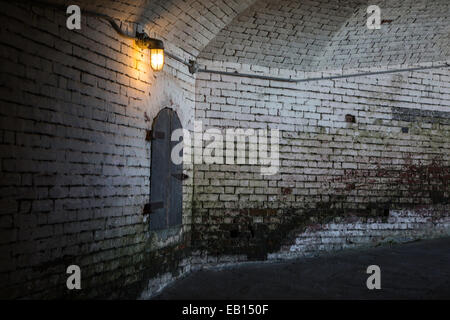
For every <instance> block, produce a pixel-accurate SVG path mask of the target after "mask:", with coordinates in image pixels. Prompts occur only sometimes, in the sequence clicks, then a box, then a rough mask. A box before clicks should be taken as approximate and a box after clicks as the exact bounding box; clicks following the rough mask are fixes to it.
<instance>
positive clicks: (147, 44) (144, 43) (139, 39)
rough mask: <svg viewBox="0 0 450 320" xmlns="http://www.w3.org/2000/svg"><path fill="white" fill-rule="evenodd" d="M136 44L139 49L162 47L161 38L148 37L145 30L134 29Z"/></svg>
mask: <svg viewBox="0 0 450 320" xmlns="http://www.w3.org/2000/svg"><path fill="white" fill-rule="evenodd" d="M136 45H137V46H138V47H140V48H141V49H164V43H163V42H162V41H161V40H158V39H154V38H150V37H149V36H148V35H147V34H146V33H145V32H138V31H136Z"/></svg>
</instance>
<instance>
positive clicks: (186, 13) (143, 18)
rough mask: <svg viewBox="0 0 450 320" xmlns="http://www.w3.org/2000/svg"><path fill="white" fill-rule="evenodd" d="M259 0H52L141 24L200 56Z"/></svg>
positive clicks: (173, 43) (152, 32) (154, 33)
mask: <svg viewBox="0 0 450 320" xmlns="http://www.w3.org/2000/svg"><path fill="white" fill-rule="evenodd" d="M255 1H256V0H52V2H54V3H57V4H64V5H66V6H69V5H72V4H77V5H79V6H80V7H81V9H82V11H83V10H89V11H94V12H97V13H102V14H106V15H109V16H110V17H112V18H115V19H118V20H120V21H124V22H131V23H139V24H141V25H143V26H145V27H146V29H147V30H151V35H157V36H158V37H160V38H162V39H163V40H165V41H167V42H169V43H170V44H172V45H175V46H177V47H179V48H180V49H182V50H184V51H186V52H188V53H191V54H192V55H193V56H197V55H198V54H199V53H200V51H201V50H203V48H204V47H205V46H206V45H207V44H208V43H209V42H210V41H211V40H212V39H213V38H214V37H215V36H216V35H217V34H218V33H219V32H220V30H222V29H223V28H224V27H225V26H227V25H228V24H229V23H230V22H231V21H232V20H233V19H234V18H235V17H236V16H237V15H238V14H239V13H241V12H242V11H243V10H245V9H246V8H247V7H249V6H250V5H251V4H253V3H254V2H255Z"/></svg>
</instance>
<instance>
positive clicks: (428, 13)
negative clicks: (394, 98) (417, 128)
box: [53, 0, 450, 71]
mask: <svg viewBox="0 0 450 320" xmlns="http://www.w3.org/2000/svg"><path fill="white" fill-rule="evenodd" d="M53 2H57V3H60V4H62V3H63V4H67V5H68V4H79V5H80V6H81V7H82V9H84V10H91V11H96V12H100V13H103V14H107V15H109V16H112V17H114V18H117V19H120V20H121V21H125V22H133V23H139V24H142V25H145V26H146V28H147V30H151V35H157V36H158V37H161V38H162V39H164V40H165V41H167V42H169V43H170V44H171V45H174V46H176V47H177V48H179V49H181V50H182V51H185V52H187V53H190V54H192V55H193V56H194V57H199V58H203V59H208V60H213V61H227V62H237V63H244V64H252V65H261V66H267V67H278V68H284V69H297V70H307V71H315V70H324V69H336V68H346V67H349V66H351V67H368V66H376V65H389V64H403V63H407V64H414V63H417V62H430V61H441V60H447V59H449V56H450V31H449V30H450V1H448V0H434V1H429V0H383V1H379V0H377V1H375V0H374V1H371V3H370V4H377V5H379V6H380V8H381V19H382V20H383V24H382V27H381V29H380V30H369V29H368V28H367V27H366V21H367V16H368V15H367V12H366V10H367V7H368V2H367V0H277V1H273V0H96V1H92V0H91V1H88V0H78V1H73V0H70V1H68V0H53Z"/></svg>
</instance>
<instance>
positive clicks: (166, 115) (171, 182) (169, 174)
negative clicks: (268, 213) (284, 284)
mask: <svg viewBox="0 0 450 320" xmlns="http://www.w3.org/2000/svg"><path fill="white" fill-rule="evenodd" d="M176 129H181V122H180V119H179V118H178V116H177V114H176V112H175V111H173V110H171V109H168V108H165V109H163V110H161V111H160V112H159V114H158V115H157V116H156V118H155V120H154V122H153V129H152V131H151V141H152V147H151V150H152V151H151V158H152V159H151V161H152V162H151V173H150V174H151V177H150V205H149V206H148V208H147V213H149V214H150V230H163V229H168V228H170V227H174V226H178V225H181V224H182V203H183V182H182V181H183V178H184V175H183V164H182V163H181V164H179V165H177V164H174V163H173V161H172V159H171V151H172V149H173V148H174V146H175V145H176V144H178V143H179V142H178V141H174V142H172V141H171V137H172V132H173V131H174V130H176ZM182 152H183V151H182V150H181V152H180V153H181V154H182Z"/></svg>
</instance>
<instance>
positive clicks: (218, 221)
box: [0, 0, 450, 298]
mask: <svg viewBox="0 0 450 320" xmlns="http://www.w3.org/2000/svg"><path fill="white" fill-rule="evenodd" d="M53 2H57V3H60V4H61V3H66V4H67V1H62V0H61V1H53ZM75 3H77V2H75ZM78 3H80V2H78ZM253 3H254V1H252V0H249V1H222V0H217V1H212V2H211V1H206V0H205V1H203V0H202V1H193V2H188V1H181V0H173V1H162V0H161V1H152V2H150V3H149V2H148V1H145V0H140V1H131V0H130V1H112V0H99V1H95V2H91V1H89V2H88V1H82V2H81V5H82V8H86V9H89V10H96V11H98V12H102V13H106V14H108V15H111V16H113V17H114V18H117V19H119V20H121V21H123V22H124V24H123V25H122V28H124V29H125V30H127V31H128V32H130V33H132V32H133V31H134V29H135V28H136V24H137V23H139V24H140V25H142V26H145V27H146V31H147V32H148V33H149V35H151V36H157V37H159V38H161V39H163V40H164V41H165V46H166V48H167V50H168V51H170V52H172V53H175V54H178V55H180V56H182V57H183V58H185V59H191V58H194V57H195V56H197V54H199V52H202V51H203V50H204V48H205V47H208V44H209V43H210V41H211V40H212V39H214V38H215V37H216V35H217V34H218V33H219V32H220V30H222V29H223V30H224V31H223V32H225V31H226V30H228V27H226V26H227V25H229V26H230V27H231V26H236V25H235V22H236V21H238V20H239V19H241V20H242V21H243V22H245V19H243V17H246V15H245V14H244V15H242V16H241V15H240V14H241V13H242V12H244V10H245V9H246V8H247V7H249V6H250V5H252V4H253ZM262 3H266V2H264V1H263V2H261V3H259V5H261V4H262ZM358 3H359V2H358ZM283 4H286V7H288V8H293V9H294V10H297V13H301V11H302V10H304V9H305V8H307V7H305V6H308V5H310V6H311V10H312V9H314V8H315V9H314V10H312V11H311V12H316V13H318V14H320V15H321V16H323V15H325V16H327V14H325V13H324V12H323V10H319V9H320V6H319V5H318V4H313V3H310V2H307V3H305V4H304V5H303V4H302V6H301V8H298V7H297V9H295V7H292V6H290V5H289V4H288V3H286V2H283ZM274 6H275V7H270V8H266V9H267V10H269V9H270V12H271V14H273V12H275V13H276V12H278V11H277V10H278V9H277V5H274ZM443 6H444V5H443V4H440V5H439V6H438V7H439V8H443ZM438 7H434V8H438ZM254 8H257V6H256V7H254ZM324 8H326V9H327V10H328V11H327V10H325V11H327V12H328V15H329V10H330V8H331V9H333V8H334V9H333V10H335V9H336V6H328V5H327V6H324ZM345 8H347V7H345ZM347 9H348V8H347ZM347 9H345V12H346V14H347V13H349V12H350V11H348V10H347ZM305 10H306V9H305ZM434 10H435V11H433V12H435V13H436V14H438V13H439V12H440V11H439V10H436V9H434ZM268 12H269V11H268ZM305 12H309V11H307V10H306V11H305ZM333 12H334V11H333ZM346 14H345V15H344V16H345V17H346V19H347V17H349V16H347V15H346ZM0 16H1V18H2V22H3V23H2V24H1V25H0V56H1V59H2V63H1V64H0V90H1V95H0V100H1V108H0V150H1V152H0V166H1V173H0V189H1V190H0V191H1V192H0V229H1V230H0V289H1V290H0V292H1V297H7V298H26V297H47V298H53V297H69V298H83V297H104V296H108V297H112V298H115V297H116V298H117V297H137V296H140V297H143V298H145V297H149V296H151V295H152V294H153V293H154V292H155V290H159V289H160V288H161V287H163V286H164V285H165V284H167V283H168V282H170V281H172V280H173V279H177V278H178V277H180V276H182V275H183V274H184V273H186V272H189V271H190V270H191V269H195V268H199V267H201V266H202V265H204V264H209V263H213V264H214V263H233V262H238V261H243V260H247V259H249V258H250V259H253V258H261V259H265V258H267V253H270V252H272V253H273V252H276V251H277V250H279V249H280V248H290V245H292V243H289V241H290V240H292V241H294V240H293V239H296V238H301V237H302V235H303V232H304V231H305V228H307V227H308V226H309V227H310V226H311V225H318V224H319V225H324V226H326V223H327V222H331V221H336V220H334V219H336V218H341V219H343V220H342V221H347V220H345V219H347V218H348V216H351V217H357V218H358V219H375V220H374V221H384V220H385V219H387V215H388V214H389V212H391V211H392V210H396V209H404V208H406V207H412V208H414V210H417V207H419V206H421V207H424V206H425V207H431V208H432V210H437V209H436V208H439V206H440V208H441V209H440V210H441V211H443V212H444V218H445V214H446V213H448V209H447V207H446V206H448V195H449V194H448V166H449V158H448V157H449V156H448V155H449V152H448V149H449V144H448V137H449V122H448V121H449V111H450V110H449V107H450V106H449V101H450V99H449V90H450V89H449V79H450V75H449V71H448V68H447V69H440V70H434V71H430V72H428V71H427V72H413V73H402V74H396V75H384V76H376V77H359V78H351V79H347V80H335V81H317V82H309V83H303V84H286V83H278V82H274V81H266V80H258V79H249V78H236V77H230V76H218V75H209V74H199V75H198V76H197V78H194V77H193V76H192V75H191V74H190V73H189V72H188V71H187V68H186V67H185V66H184V65H182V64H180V63H179V62H176V61H173V60H171V59H170V58H167V59H166V65H165V68H164V71H163V72H161V73H158V74H155V73H153V72H152V71H151V69H150V67H149V63H148V61H149V57H148V52H146V51H141V50H139V49H138V48H136V47H135V46H134V45H133V43H131V42H130V41H128V40H123V39H121V38H119V37H118V35H117V34H116V33H115V32H114V31H113V30H112V29H111V27H110V26H109V25H108V24H107V23H105V22H103V21H99V20H97V19H95V18H86V17H84V18H83V20H82V30H81V31H69V30H67V29H66V27H65V23H66V20H65V15H64V13H61V12H60V11H58V10H54V9H42V8H39V7H37V6H30V5H27V4H24V3H18V4H17V3H16V4H12V3H5V2H3V3H2V12H1V13H0ZM310 16H311V15H310ZM344 16H339V15H337V16H336V19H337V20H332V21H330V22H329V23H330V24H324V26H325V27H324V28H325V29H327V28H331V26H332V27H333V28H334V27H338V26H339V25H341V24H342V23H344V21H346V20H345V19H344ZM432 16H433V17H434V15H432ZM236 17H237V18H236ZM284 17H286V15H284ZM436 17H438V18H439V17H440V16H439V14H438V15H437V16H436ZM234 18H236V19H237V20H233V19H234ZM291 18H292V17H291ZM439 19H440V18H439ZM241 20H239V21H241ZM266 20H267V19H266ZM292 21H293V22H295V21H296V19H295V17H294V20H292ZM352 21H353V20H352ZM427 21H428V20H427ZM439 21H440V20H439ZM264 23H268V22H267V21H266V22H264ZM317 23H319V22H317V21H316V20H315V18H312V19H311V21H306V20H305V21H303V22H302V23H300V25H302V26H303V27H304V28H306V29H305V30H304V31H305V32H307V31H308V30H309V28H313V27H315V26H316V24H317ZM435 23H437V20H436V21H435V20H433V24H435ZM319 24H320V23H319ZM261 25H263V23H261ZM350 25H352V24H350ZM327 30H328V29H327ZM333 30H335V29H333ZM336 30H337V29H336ZM336 30H335V31H336ZM426 30H427V32H428V31H429V32H435V30H434V29H426ZM280 31H281V30H280ZM322 31H323V30H322ZM322 31H320V32H319V33H313V34H310V35H311V37H317V41H315V40H313V39H312V38H310V40H312V42H307V44H308V45H310V47H311V48H313V47H314V48H316V49H317V50H316V49H315V50H316V51H314V50H313V51H314V52H316V53H319V52H322V49H324V48H325V47H324V46H325V45H326V46H327V48H328V49H327V50H328V51H327V52H328V53H331V52H334V50H335V49H336V48H338V49H336V50H340V49H339V48H343V47H342V46H343V45H344V43H342V41H344V40H343V37H344V34H345V32H344V31H343V30H340V31H339V32H340V33H336V35H337V36H336V37H334V38H333V39H332V40H333V41H332V42H329V43H328V42H326V41H322V40H319V39H322V36H325V35H329V34H328V33H327V32H325V33H323V32H322ZM235 32H236V34H240V31H239V30H235ZM252 32H253V31H252ZM220 33H222V32H220ZM244 33H245V32H244ZM439 34H440V33H439V32H438V36H439V37H440V35H439ZM260 36H263V35H260ZM362 36H363V35H362ZM263 37H264V36H263ZM277 37H278V38H280V35H279V34H278V35H277V36H276V37H275V38H277ZM218 39H219V38H216V40H218ZM236 39H238V40H237V41H241V40H242V39H239V38H236ZM439 39H441V38H439ZM439 39H438V40H439ZM216 40H214V43H216V42H215V41H216ZM284 40H288V41H291V40H292V39H290V38H289V37H287V38H286V39H284ZM329 40H330V39H329ZM330 41H331V40H330ZM319 42H320V44H321V45H322V46H319V47H315V46H316V44H318V43H319ZM424 43H427V42H426V41H425V42H424ZM438 43H441V42H440V40H439V41H438ZM447 43H448V42H447ZM443 48H444V49H445V48H446V47H443ZM355 50H359V49H355ZM207 51H208V50H205V51H204V53H206V52H207ZM272 51H273V50H272ZM313 51H311V52H313ZM280 52H281V51H280ZM311 52H309V51H308V54H309V53H311ZM424 52H425V54H424V55H423V59H425V60H424V61H431V60H430V59H432V60H433V61H437V58H438V56H433V55H431V56H430V55H428V54H426V52H427V51H426V50H425V51H424ZM439 52H441V51H439ZM200 55H201V56H204V55H203V53H202V54H200ZM318 56H320V55H318ZM352 57H356V58H355V59H359V58H357V55H356V56H352ZM249 58H251V60H249V62H252V63H251V64H238V63H235V62H233V61H232V60H230V61H231V62H230V61H229V60H227V59H228V58H217V59H218V61H213V62H211V61H208V60H204V59H203V60H202V59H200V63H201V64H205V65H208V66H209V67H211V68H222V69H224V70H234V69H236V68H237V69H238V70H239V71H244V72H253V73H263V74H268V75H270V74H271V75H275V76H283V77H286V76H287V77H289V76H293V77H297V78H301V77H309V76H317V74H315V73H302V72H296V71H293V70H291V67H292V66H291V65H289V64H282V65H280V66H281V67H282V68H279V69H278V68H274V67H273V65H271V64H268V65H265V64H264V63H260V62H261V61H262V60H258V59H253V58H255V57H249ZM263 60H265V59H263ZM400 60H402V59H400ZM271 61H272V60H271ZM313 61H316V60H311V61H309V62H308V63H310V64H311V66H312V65H315V64H314V63H316V62H317V61H316V62H314V63H313ZM321 61H322V60H321ZM323 61H325V60H323ZM392 61H393V62H395V61H397V60H395V59H393V60H392ZM392 61H391V62H392ZM402 61H403V60H402ZM238 62H239V61H238ZM420 62H423V61H420ZM316 65H318V64H316ZM328 67H329V66H328ZM403 67H404V66H403ZM300 69H302V68H300ZM376 70H378V69H376ZM354 71H355V72H356V71H361V70H354ZM332 72H334V71H332ZM348 72H352V70H348ZM164 107H171V108H173V109H175V110H176V112H177V114H178V115H179V117H180V119H181V122H182V125H183V127H184V128H187V129H189V130H192V129H193V123H194V120H202V121H203V122H204V125H205V127H208V126H214V127H220V128H227V127H239V128H243V129H246V128H256V129H259V128H262V129H273V128H279V129H280V130H281V146H280V151H281V168H280V171H279V172H278V173H277V174H276V175H274V176H264V177H263V176H261V174H260V166H249V165H236V166H231V165H217V164H212V165H205V164H198V165H195V167H192V166H190V165H188V164H185V169H186V170H185V172H186V173H187V174H188V175H189V176H190V179H188V180H187V181H186V182H185V185H184V188H183V194H184V203H183V207H184V210H183V227H182V228H181V231H180V232H177V233H172V234H168V235H166V236H164V237H162V236H161V235H160V234H156V233H150V232H149V228H148V226H149V223H151V220H150V221H149V220H148V218H146V217H144V216H143V215H142V208H143V206H144V204H145V203H147V202H148V199H149V193H150V192H149V188H150V186H149V177H150V166H151V163H150V159H151V154H150V150H151V143H149V142H146V141H145V136H146V130H147V129H150V128H151V125H152V121H153V119H154V117H155V116H156V115H157V114H158V112H159V111H160V110H161V109H163V108H164ZM347 114H351V115H354V116H355V118H356V123H353V124H350V123H346V122H345V116H346V115H347ZM406 128H407V129H408V132H405V129H406ZM194 169H195V170H194ZM430 210H431V209H430ZM414 212H415V211H414ZM433 212H434V211H433ZM352 219H353V218H352ZM377 219H378V220H377ZM380 219H381V220H380ZM383 219H384V220H383ZM362 221H363V220H362ZM364 221H366V220H364ZM418 223H419V224H420V219H419V222H418ZM342 234H343V233H342ZM413 234H414V232H413ZM311 237H315V236H311ZM344 238H345V237H342V238H341V239H344ZM286 241H288V242H286ZM318 241H319V240H318ZM342 241H343V240H342ZM71 264H77V265H79V266H80V267H81V269H82V287H83V290H82V291H80V292H72V293H70V292H68V291H67V289H66V279H67V275H66V273H65V272H66V268H67V266H68V265H71Z"/></svg>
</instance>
